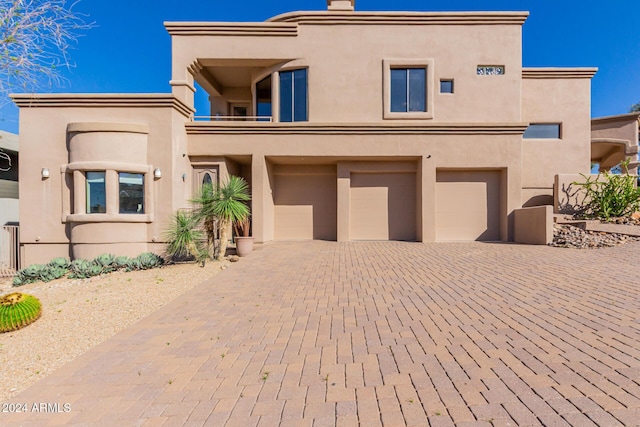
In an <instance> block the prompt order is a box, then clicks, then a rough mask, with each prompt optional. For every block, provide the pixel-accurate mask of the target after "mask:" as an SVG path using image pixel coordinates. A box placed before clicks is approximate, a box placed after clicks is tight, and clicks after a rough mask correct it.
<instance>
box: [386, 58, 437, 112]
mask: <svg viewBox="0 0 640 427" xmlns="http://www.w3.org/2000/svg"><path fill="white" fill-rule="evenodd" d="M433 64H434V62H433V59H385V60H384V61H383V102H384V111H383V117H384V118H385V119H431V118H433V95H432V94H433V93H434V89H433V88H434V82H433V80H434V79H433V70H434V68H433Z"/></svg>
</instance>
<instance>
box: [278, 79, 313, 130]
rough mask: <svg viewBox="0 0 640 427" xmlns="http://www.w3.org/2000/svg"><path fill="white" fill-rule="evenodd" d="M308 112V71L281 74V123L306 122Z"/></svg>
mask: <svg viewBox="0 0 640 427" xmlns="http://www.w3.org/2000/svg"><path fill="white" fill-rule="evenodd" d="M307 120H308V112H307V69H306V68H303V69H300V70H292V71H281V72H280V121H281V122H304V121H307Z"/></svg>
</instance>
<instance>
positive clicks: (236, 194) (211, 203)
mask: <svg viewBox="0 0 640 427" xmlns="http://www.w3.org/2000/svg"><path fill="white" fill-rule="evenodd" d="M249 200H251V195H250V193H249V185H248V184H247V181H245V180H244V179H243V178H240V177H237V176H233V175H232V176H230V177H229V180H228V181H227V182H226V183H224V184H222V185H220V186H218V187H217V188H215V189H214V188H213V187H211V186H209V185H205V186H203V190H202V191H201V193H200V196H199V197H198V198H197V199H195V200H194V202H195V203H196V205H197V207H196V210H195V217H196V218H198V219H200V220H201V221H203V222H204V223H205V230H206V231H207V233H209V230H210V227H209V226H207V224H209V223H213V222H214V220H215V219H217V220H218V222H219V226H220V247H219V250H218V253H217V259H218V260H219V261H220V260H222V259H223V258H224V256H225V252H226V250H227V241H228V240H229V235H228V233H229V229H230V227H231V225H232V224H237V223H242V222H246V221H247V219H248V218H249V214H250V210H249V206H248V205H247V202H248V201H249ZM209 241H210V242H211V241H212V236H211V235H209Z"/></svg>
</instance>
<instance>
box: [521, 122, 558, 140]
mask: <svg viewBox="0 0 640 427" xmlns="http://www.w3.org/2000/svg"><path fill="white" fill-rule="evenodd" d="M560 131H561V126H560V123H532V124H530V125H529V127H528V128H527V130H526V131H525V132H524V135H523V138H525V139H561V132H560Z"/></svg>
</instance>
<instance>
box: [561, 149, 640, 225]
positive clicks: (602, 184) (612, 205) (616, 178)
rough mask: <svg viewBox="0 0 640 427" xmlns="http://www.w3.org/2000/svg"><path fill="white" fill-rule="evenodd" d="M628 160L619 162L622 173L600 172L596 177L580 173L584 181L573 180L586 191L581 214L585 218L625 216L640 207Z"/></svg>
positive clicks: (638, 191) (637, 189)
mask: <svg viewBox="0 0 640 427" xmlns="http://www.w3.org/2000/svg"><path fill="white" fill-rule="evenodd" d="M628 165H629V161H628V160H627V161H625V162H623V163H622V164H621V167H622V170H623V173H622V174H612V173H610V172H608V171H604V172H600V173H599V174H598V176H597V177H595V178H593V177H591V176H585V175H582V177H583V178H585V180H586V182H574V183H573V184H574V185H577V186H579V187H582V188H583V189H584V190H585V192H586V200H587V202H586V204H585V205H584V206H583V209H582V211H581V216H584V217H585V218H598V219H604V220H608V219H610V218H616V217H625V216H629V215H631V214H632V213H633V212H635V211H637V210H638V209H640V188H638V187H637V186H636V180H637V177H635V176H633V175H629V171H628Z"/></svg>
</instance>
